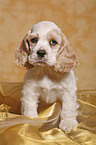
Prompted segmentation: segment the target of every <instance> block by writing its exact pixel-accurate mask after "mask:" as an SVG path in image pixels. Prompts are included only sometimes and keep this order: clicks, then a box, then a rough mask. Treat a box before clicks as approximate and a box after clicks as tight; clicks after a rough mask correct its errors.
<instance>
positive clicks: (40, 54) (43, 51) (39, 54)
mask: <svg viewBox="0 0 96 145" xmlns="http://www.w3.org/2000/svg"><path fill="white" fill-rule="evenodd" d="M45 54H46V51H45V50H38V51H37V55H38V57H40V58H43V57H44V55H45Z"/></svg>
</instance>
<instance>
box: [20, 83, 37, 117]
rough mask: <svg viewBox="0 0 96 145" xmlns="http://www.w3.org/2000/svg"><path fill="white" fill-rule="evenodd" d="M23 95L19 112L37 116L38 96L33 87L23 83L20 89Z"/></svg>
mask: <svg viewBox="0 0 96 145" xmlns="http://www.w3.org/2000/svg"><path fill="white" fill-rule="evenodd" d="M22 94H23V97H22V98H21V113H22V114H23V115H25V116H31V117H38V113H37V108H38V98H39V95H38V93H36V91H35V89H34V87H32V86H30V85H25V86H24V87H23V90H22Z"/></svg>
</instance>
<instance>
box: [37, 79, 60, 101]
mask: <svg viewBox="0 0 96 145" xmlns="http://www.w3.org/2000/svg"><path fill="white" fill-rule="evenodd" d="M38 85H39V87H40V97H41V98H42V100H44V101H45V102H46V103H53V102H55V101H56V100H57V99H58V97H59V96H60V95H61V94H62V93H61V92H62V91H63V87H62V85H60V83H56V82H53V81H51V80H50V79H48V78H47V77H44V78H43V79H42V80H41V81H39V84H38Z"/></svg>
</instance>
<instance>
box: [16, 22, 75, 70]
mask: <svg viewBox="0 0 96 145" xmlns="http://www.w3.org/2000/svg"><path fill="white" fill-rule="evenodd" d="M15 58H16V61H15V62H16V63H17V64H19V65H23V66H25V67H26V68H28V69H30V68H31V67H33V66H35V65H49V66H52V67H54V69H55V70H56V71H59V72H68V71H70V69H73V68H74V67H75V66H76V64H77V58H76V54H75V53H74V51H73V49H72V47H71V46H70V45H69V42H68V40H67V38H66V36H65V35H64V34H63V33H62V31H61V29H60V28H58V27H57V25H56V24H54V23H53V22H49V21H42V22H39V23H37V24H35V25H34V26H33V28H32V30H30V31H29V32H28V34H27V35H26V36H25V37H24V39H23V40H22V41H21V43H20V45H19V46H18V48H17V49H16V53H15Z"/></svg>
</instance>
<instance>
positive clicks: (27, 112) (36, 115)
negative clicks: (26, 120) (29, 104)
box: [23, 111, 38, 117]
mask: <svg viewBox="0 0 96 145" xmlns="http://www.w3.org/2000/svg"><path fill="white" fill-rule="evenodd" d="M23 115H25V116H30V117H38V113H37V112H31V111H24V113H23Z"/></svg>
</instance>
